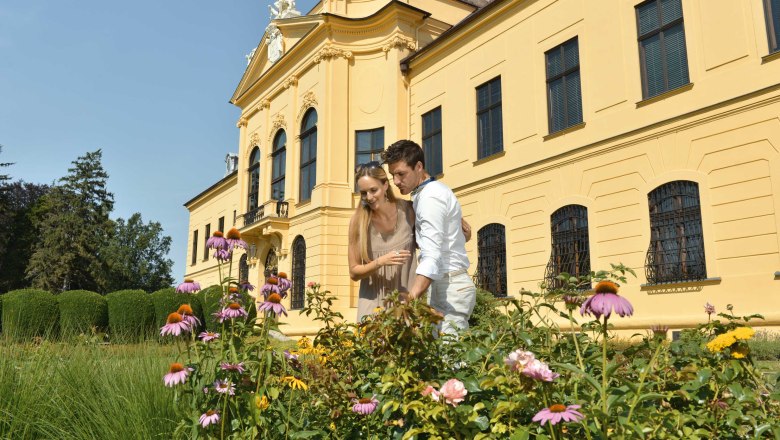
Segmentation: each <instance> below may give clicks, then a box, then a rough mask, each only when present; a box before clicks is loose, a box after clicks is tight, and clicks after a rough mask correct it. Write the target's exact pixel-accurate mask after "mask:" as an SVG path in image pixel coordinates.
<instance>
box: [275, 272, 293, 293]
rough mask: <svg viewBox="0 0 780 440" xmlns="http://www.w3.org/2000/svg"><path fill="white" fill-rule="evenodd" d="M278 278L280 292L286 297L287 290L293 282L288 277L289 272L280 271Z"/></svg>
mask: <svg viewBox="0 0 780 440" xmlns="http://www.w3.org/2000/svg"><path fill="white" fill-rule="evenodd" d="M277 278H278V282H279V293H280V294H281V295H282V298H284V297H285V296H286V295H287V291H288V290H290V287H292V282H290V280H289V279H288V278H287V274H286V273H284V272H279V274H278V275H277Z"/></svg>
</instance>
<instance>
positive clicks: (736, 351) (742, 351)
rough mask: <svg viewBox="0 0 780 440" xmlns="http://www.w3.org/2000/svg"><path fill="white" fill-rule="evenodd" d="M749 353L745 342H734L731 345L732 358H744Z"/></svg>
mask: <svg viewBox="0 0 780 440" xmlns="http://www.w3.org/2000/svg"><path fill="white" fill-rule="evenodd" d="M748 354H750V347H748V346H747V344H736V345H734V346H733V347H731V357H733V358H734V359H745V358H746V357H747V355H748Z"/></svg>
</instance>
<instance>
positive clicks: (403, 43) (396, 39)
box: [382, 35, 417, 52]
mask: <svg viewBox="0 0 780 440" xmlns="http://www.w3.org/2000/svg"><path fill="white" fill-rule="evenodd" d="M394 47H400V48H406V49H409V50H415V49H416V48H417V45H416V44H415V43H414V39H413V38H411V37H405V36H403V35H393V38H391V39H390V41H388V42H387V43H385V45H384V46H382V52H390V49H392V48H394Z"/></svg>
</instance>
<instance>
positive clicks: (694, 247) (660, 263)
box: [645, 180, 707, 284]
mask: <svg viewBox="0 0 780 440" xmlns="http://www.w3.org/2000/svg"><path fill="white" fill-rule="evenodd" d="M647 202H648V204H649V208H650V246H649V248H648V249H647V259H646V262H645V273H646V275H647V282H648V283H652V284H655V283H668V282H675V281H693V280H703V279H705V278H707V267H706V262H705V260H704V236H703V234H702V228H701V207H700V204H699V185H698V184H697V183H696V182H688V181H685V180H679V181H675V182H669V183H667V184H665V185H661V186H659V187H658V188H656V189H654V190H653V191H652V192H650V194H648V195H647Z"/></svg>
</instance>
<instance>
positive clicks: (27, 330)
mask: <svg viewBox="0 0 780 440" xmlns="http://www.w3.org/2000/svg"><path fill="white" fill-rule="evenodd" d="M3 296H4V298H3V309H2V314H3V318H2V321H3V323H4V329H5V333H6V334H8V335H11V337H13V338H17V339H26V338H32V337H36V336H46V337H49V336H56V333H57V325H58V322H59V316H60V313H59V308H58V307H57V298H56V297H55V296H54V295H52V294H51V293H49V292H46V291H44V290H36V289H20V290H14V291H12V292H8V293H6V294H5V295H3Z"/></svg>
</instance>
